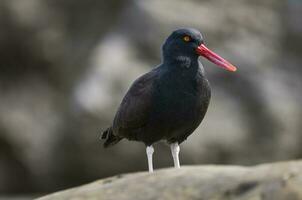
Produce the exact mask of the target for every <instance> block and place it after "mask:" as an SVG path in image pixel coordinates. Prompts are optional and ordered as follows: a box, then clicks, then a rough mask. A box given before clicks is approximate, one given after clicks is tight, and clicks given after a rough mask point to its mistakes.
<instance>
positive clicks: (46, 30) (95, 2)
mask: <svg viewBox="0 0 302 200" xmlns="http://www.w3.org/2000/svg"><path fill="white" fill-rule="evenodd" d="M301 19H302V1H299V0H279V1H276V0H267V1H262V0H254V1H249V0H233V1H227V0H211V1H210V0H200V1H198V0H188V1H181V0H165V1H163V0H153V1H147V0H112V1H105V0H86V1H82V0H64V1H62V0H0V27H1V29H0V194H1V195H16V194H33V193H39V194H42V193H48V192H53V191H56V190H60V189H65V188H68V187H72V186H77V185H81V184H84V183H87V182H90V181H93V180H96V179H99V178H103V177H108V176H112V175H116V174H119V173H126V172H134V171H142V170H147V161H146V155H145V147H144V145H143V144H140V143H135V142H128V141H126V140H125V141H123V142H121V143H120V144H119V145H116V146H114V147H113V148H110V149H106V150H105V149H103V147H102V144H101V142H100V141H99V140H98V137H99V134H100V132H101V131H102V130H104V129H105V128H107V127H108V126H109V125H110V124H111V122H112V119H113V117H114V114H115V111H116V109H117V106H118V104H119V103H120V101H121V98H122V97H123V96H124V94H125V92H126V91H127V89H128V87H129V85H130V84H131V82H132V81H133V80H134V79H135V78H136V77H137V76H139V75H141V74H142V73H145V72H147V71H149V70H150V69H151V68H152V67H154V66H156V65H157V64H159V63H160V48H161V44H162V42H163V41H164V39H165V38H166V37H167V36H168V35H169V34H170V32H171V31H172V30H174V29H177V28H179V27H194V28H197V29H199V30H201V32H202V33H203V35H204V38H205V40H206V43H207V46H208V47H209V48H211V49H213V50H214V51H216V52H217V53H219V54H220V55H221V56H222V57H224V58H227V59H228V60H230V61H231V62H232V63H233V64H235V65H236V66H238V68H239V70H238V72H237V73H228V72H226V71H224V70H221V69H220V68H217V67H215V66H213V65H212V64H211V63H209V62H207V61H205V60H202V62H203V64H204V66H205V70H206V72H207V76H208V79H209V81H210V83H211V86H212V100H211V104H210V108H209V110H208V113H207V115H206V117H205V119H204V121H203V123H202V125H201V126H200V127H199V128H198V129H197V130H196V131H195V133H194V134H193V135H192V136H191V137H189V139H188V140H187V141H186V142H184V143H183V144H182V145H181V155H180V157H181V163H182V164H186V165H188V164H190V165H191V164H241V165H252V164H258V163H263V162H272V161H280V160H290V159H299V158H301V157H302V133H301V129H302V123H301V122H302V106H301V102H302V89H301V88H302V76H301V75H302V54H301V53H302V22H301ZM154 165H155V168H162V167H170V166H172V158H171V156H170V150H169V147H168V146H166V145H165V144H163V143H159V144H156V145H155V154H154Z"/></svg>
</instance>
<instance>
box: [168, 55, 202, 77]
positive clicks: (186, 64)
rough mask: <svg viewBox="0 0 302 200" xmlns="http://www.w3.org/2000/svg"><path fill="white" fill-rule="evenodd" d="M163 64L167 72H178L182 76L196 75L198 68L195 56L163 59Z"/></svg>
mask: <svg viewBox="0 0 302 200" xmlns="http://www.w3.org/2000/svg"><path fill="white" fill-rule="evenodd" d="M163 64H164V66H165V67H166V68H167V69H168V70H169V71H173V72H180V73H182V74H183V73H185V74H192V75H193V74H196V73H197V71H198V68H199V62H198V57H197V56H196V57H189V56H183V55H181V56H174V57H168V58H164V61H163ZM201 67H202V66H201Z"/></svg>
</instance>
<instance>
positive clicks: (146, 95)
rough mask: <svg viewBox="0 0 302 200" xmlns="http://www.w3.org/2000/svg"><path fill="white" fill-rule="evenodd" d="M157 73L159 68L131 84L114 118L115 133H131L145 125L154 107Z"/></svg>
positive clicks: (123, 134) (124, 134)
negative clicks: (154, 87)
mask: <svg viewBox="0 0 302 200" xmlns="http://www.w3.org/2000/svg"><path fill="white" fill-rule="evenodd" d="M156 75H157V68H156V69H154V70H152V71H150V72H148V73H146V74H144V75H142V76H141V77H139V78H138V79H137V80H136V81H135V82H134V83H133V84H132V85H131V87H130V89H129V90H128V92H127V94H126V95H125V97H124V99H123V100H122V103H121V105H120V107H119V109H118V111H117V113H116V116H115V118H114V122H113V130H114V134H116V135H120V136H126V135H129V134H130V135H131V132H132V131H135V130H137V129H140V128H142V127H144V126H145V124H146V122H147V120H148V116H149V113H150V111H151V107H152V94H153V83H154V80H155V79H156ZM130 135H129V136H130Z"/></svg>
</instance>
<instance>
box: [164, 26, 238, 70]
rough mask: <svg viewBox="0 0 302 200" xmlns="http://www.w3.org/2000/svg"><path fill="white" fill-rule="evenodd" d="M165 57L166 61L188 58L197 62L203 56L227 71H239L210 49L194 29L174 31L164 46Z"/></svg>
mask: <svg viewBox="0 0 302 200" xmlns="http://www.w3.org/2000/svg"><path fill="white" fill-rule="evenodd" d="M163 56H164V60H169V59H175V58H177V57H187V58H190V59H196V60H197V59H198V57H199V56H203V57H205V58H206V59H208V60H209V61H211V62H213V63H214V64H216V65H218V66H219V67H222V68H224V69H226V70H229V71H236V70H237V68H236V67H235V66H234V65H232V64H231V63H229V62H228V61H227V60H225V59H223V58H222V57H220V56H219V55H217V54H216V53H214V52H213V51H211V50H210V49H208V48H207V47H206V46H205V44H204V40H203V37H202V35H201V33H200V32H199V31H198V30H196V29H192V28H186V29H178V30H175V31H173V32H172V34H171V35H170V36H169V37H168V38H167V40H166V41H165V43H164V45H163Z"/></svg>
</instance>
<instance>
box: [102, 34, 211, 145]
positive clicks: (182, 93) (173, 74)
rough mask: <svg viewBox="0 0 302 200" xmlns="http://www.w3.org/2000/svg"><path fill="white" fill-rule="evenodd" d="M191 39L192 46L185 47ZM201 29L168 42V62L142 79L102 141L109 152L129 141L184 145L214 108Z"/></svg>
mask: <svg viewBox="0 0 302 200" xmlns="http://www.w3.org/2000/svg"><path fill="white" fill-rule="evenodd" d="M185 36H189V37H190V41H184V39H183V38H184V37H185ZM202 43H203V39H202V36H201V34H200V32H199V31H197V30H195V29H179V30H176V31H174V32H173V33H172V34H171V35H170V36H169V37H168V38H167V40H166V41H165V43H164V45H163V48H162V51H163V54H162V55H163V61H162V64H160V65H159V66H158V67H156V68H154V69H153V70H151V71H150V72H148V73H146V74H144V75H142V76H141V77H139V78H138V79H137V80H136V81H135V82H134V83H133V84H132V85H131V87H130V89H129V90H128V92H127V94H126V95H125V97H124V99H123V100H122V103H121V104H120V106H119V108H118V111H117V113H116V115H115V118H114V121H113V124H112V126H111V127H110V128H108V129H107V130H106V131H105V132H104V133H103V135H102V138H103V139H106V141H105V143H104V146H105V147H108V146H110V145H113V144H116V143H117V142H118V141H120V140H121V139H123V138H127V139H129V140H135V141H141V142H144V143H145V144H146V145H147V146H149V145H152V144H153V143H155V142H157V141H159V140H166V141H167V142H168V143H174V142H178V143H181V142H183V141H184V140H185V139H186V138H187V137H188V136H189V135H190V134H191V133H192V132H193V131H194V130H195V129H196V128H197V127H198V125H199V124H200V123H201V121H202V119H203V118H204V115H205V113H206V111H207V108H208V105H209V102H210V96H211V92H210V86H209V83H208V80H207V79H206V77H205V74H204V69H203V66H202V65H201V63H200V62H199V60H198V57H199V55H198V54H197V53H196V50H195V49H196V48H197V47H198V46H199V45H200V44H202Z"/></svg>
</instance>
